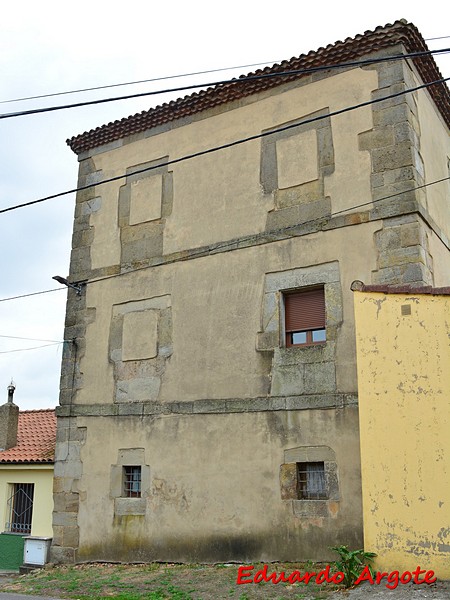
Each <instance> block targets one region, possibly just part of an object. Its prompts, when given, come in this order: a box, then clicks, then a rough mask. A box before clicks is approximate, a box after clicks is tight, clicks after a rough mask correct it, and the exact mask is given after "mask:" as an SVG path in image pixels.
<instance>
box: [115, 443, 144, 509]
mask: <svg viewBox="0 0 450 600" xmlns="http://www.w3.org/2000/svg"><path fill="white" fill-rule="evenodd" d="M130 465H132V466H139V467H141V497H140V498H126V497H124V496H123V493H124V492H123V469H124V467H125V466H130ZM149 492H150V466H149V465H147V464H145V448H119V450H118V453H117V463H116V464H114V465H111V480H110V498H112V499H113V500H114V515H115V516H118V517H121V516H126V515H143V516H145V511H146V505H147V496H148V495H149Z"/></svg>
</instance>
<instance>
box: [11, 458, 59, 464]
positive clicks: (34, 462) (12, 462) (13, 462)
mask: <svg viewBox="0 0 450 600" xmlns="http://www.w3.org/2000/svg"><path fill="white" fill-rule="evenodd" d="M54 462H55V459H54V458H46V459H45V460H44V459H43V460H37V459H36V460H23V459H18V460H12V459H9V460H0V464H2V465H53V464H54Z"/></svg>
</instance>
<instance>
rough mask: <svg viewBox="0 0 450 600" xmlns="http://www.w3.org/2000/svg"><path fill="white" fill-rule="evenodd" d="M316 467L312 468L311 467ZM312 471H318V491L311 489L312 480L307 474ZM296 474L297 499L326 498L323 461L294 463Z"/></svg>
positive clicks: (326, 488) (326, 489) (309, 474)
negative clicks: (319, 482) (319, 484)
mask: <svg viewBox="0 0 450 600" xmlns="http://www.w3.org/2000/svg"><path fill="white" fill-rule="evenodd" d="M313 466H314V467H316V470H314V469H313V468H311V467H313ZM313 473H320V475H321V477H320V479H321V480H322V481H321V488H320V490H319V491H317V492H314V491H312V489H311V488H312V482H311V480H310V478H309V477H308V476H311V475H312V474H313ZM296 474H297V498H298V500H328V499H329V492H328V487H327V479H326V470H325V462H324V461H306V462H297V463H296Z"/></svg>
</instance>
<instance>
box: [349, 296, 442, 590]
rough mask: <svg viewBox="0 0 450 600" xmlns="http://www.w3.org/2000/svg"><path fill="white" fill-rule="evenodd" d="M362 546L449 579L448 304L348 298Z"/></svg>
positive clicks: (389, 561) (384, 559)
mask: <svg viewBox="0 0 450 600" xmlns="http://www.w3.org/2000/svg"><path fill="white" fill-rule="evenodd" d="M355 318H356V332H357V348H358V382H359V383H358V394H359V410H360V432H361V463H362V490H363V507H364V508H363V512H364V545H365V549H366V550H369V551H373V552H376V553H377V554H378V558H377V559H376V563H375V564H376V567H377V568H378V569H381V570H383V571H390V570H392V569H397V570H399V571H400V572H402V571H404V570H409V571H412V570H413V569H415V568H416V566H417V565H418V564H420V566H421V568H423V569H432V570H434V571H435V573H436V574H437V576H438V577H440V578H444V579H448V578H450V530H449V527H448V526H449V521H448V514H449V513H448V507H449V505H450V478H449V472H448V456H449V455H450V438H449V436H448V431H449V426H450V422H449V421H450V419H449V415H450V370H449V368H448V365H449V364H450V344H449V337H450V297H449V296H428V295H420V294H415V295H403V294H387V295H385V294H380V293H360V292H355Z"/></svg>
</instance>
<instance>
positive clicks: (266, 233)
mask: <svg viewBox="0 0 450 600" xmlns="http://www.w3.org/2000/svg"><path fill="white" fill-rule="evenodd" d="M449 180H450V176H449V177H443V178H442V179H436V180H435V181H430V182H429V183H424V184H423V185H418V186H416V187H413V188H410V189H408V190H404V191H403V192H396V193H395V194H389V195H388V196H383V197H382V198H378V199H376V200H369V201H368V202H362V203H361V204H356V205H354V206H350V207H349V208H344V209H342V210H338V211H336V212H335V213H333V214H332V215H331V216H332V217H335V216H336V215H340V214H343V213H349V212H350V211H351V210H355V209H357V208H363V207H365V206H369V205H375V204H377V203H378V202H382V201H384V200H391V199H392V198H398V197H399V196H402V195H403V194H406V193H409V192H414V191H416V190H421V189H423V188H426V187H430V186H432V185H436V184H437V183H442V182H443V181H449ZM323 219H324V217H319V218H316V219H310V220H308V221H303V222H302V223H296V224H295V225H289V226H287V227H280V228H279V229H271V230H270V231H263V232H260V233H259V234H250V235H248V236H244V237H241V238H238V239H234V240H229V241H227V242H220V243H218V244H216V245H215V246H214V247H213V248H212V249H207V250H204V249H200V250H199V251H198V253H197V254H195V255H190V256H179V257H177V258H174V259H172V260H166V261H164V260H162V261H161V262H159V263H154V264H151V265H146V266H144V267H138V268H137V269H131V270H129V271H124V272H122V273H116V274H114V275H106V276H105V277H98V278H97V279H91V280H90V281H85V282H83V284H84V285H91V284H92V283H98V282H100V281H106V280H107V279H114V278H115V277H123V276H125V275H129V274H130V273H136V272H138V271H144V270H146V269H152V268H154V267H158V266H162V265H169V264H173V263H176V262H185V261H186V260H191V259H195V258H202V257H205V256H209V255H210V254H211V252H213V253H216V252H217V250H225V249H227V248H231V247H233V246H235V247H236V244H238V243H242V242H243V241H250V240H256V238H257V237H258V236H260V237H261V238H270V237H271V236H274V235H277V234H282V233H286V232H288V231H291V230H294V229H297V228H299V227H303V226H305V225H310V224H312V223H315V222H317V221H323ZM278 241H282V240H279V239H278V240H277V239H272V240H271V239H268V240H267V241H265V242H264V243H265V244H270V243H274V242H278ZM236 249H239V247H238V246H237V247H236ZM64 289H65V288H56V289H51V290H43V291H41V292H33V293H31V294H23V295H21V296H12V297H10V298H0V302H7V301H9V300H16V299H18V298H27V297H29V296H37V295H39V294H47V293H49V292H56V291H58V290H64ZM65 341H67V340H65ZM59 343H61V342H59Z"/></svg>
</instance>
